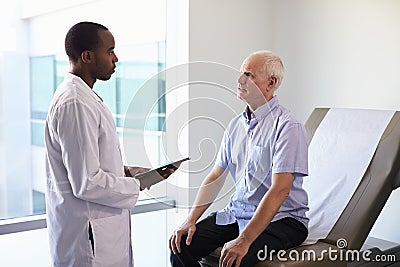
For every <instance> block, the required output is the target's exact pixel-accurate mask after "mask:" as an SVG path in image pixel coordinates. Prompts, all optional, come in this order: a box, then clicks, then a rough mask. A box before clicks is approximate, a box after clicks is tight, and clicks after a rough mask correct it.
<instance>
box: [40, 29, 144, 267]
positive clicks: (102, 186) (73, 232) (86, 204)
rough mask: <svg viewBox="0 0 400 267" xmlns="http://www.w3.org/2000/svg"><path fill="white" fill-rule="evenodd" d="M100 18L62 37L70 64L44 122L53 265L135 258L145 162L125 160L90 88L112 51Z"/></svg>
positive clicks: (104, 75) (108, 71)
mask: <svg viewBox="0 0 400 267" xmlns="http://www.w3.org/2000/svg"><path fill="white" fill-rule="evenodd" d="M114 46H115V42H114V37H113V35H112V34H111V32H110V31H109V30H108V29H107V28H106V27H104V26H103V25H100V24H97V23H92V22H81V23H78V24H76V25H74V26H73V27H72V28H71V29H70V30H69V31H68V33H67V35H66V38H65V50H66V53H67V55H68V57H69V61H70V72H69V73H67V74H66V76H65V79H64V81H63V82H62V83H61V84H60V86H59V87H58V88H57V90H56V92H55V95H54V98H53V101H52V103H51V106H50V108H49V112H48V116H47V120H46V126H45V144H46V172H47V192H46V207H47V227H48V232H49V241H50V250H51V258H52V265H53V266H77V267H78V266H79V267H84V266H118V267H120V266H133V258H132V249H131V230H130V223H131V222H130V209H131V208H133V207H134V206H135V203H136V201H137V199H138V195H139V190H140V188H139V182H138V180H137V179H134V178H128V177H126V176H125V175H127V176H132V175H134V174H135V173H138V172H143V171H145V170H146V169H145V168H137V167H125V168H124V166H123V162H122V156H121V151H120V147H119V141H118V137H117V134H116V129H115V124H114V121H113V117H112V115H111V113H110V111H109V110H108V109H107V107H106V106H105V105H104V103H103V102H102V99H101V98H100V97H99V96H98V95H97V94H96V93H95V92H94V91H93V90H92V88H93V85H94V83H95V82H96V80H97V79H100V80H108V79H110V77H111V75H112V74H113V73H114V71H115V66H116V65H115V63H116V62H118V58H117V56H116V55H115V53H114Z"/></svg>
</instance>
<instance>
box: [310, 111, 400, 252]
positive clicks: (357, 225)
mask: <svg viewBox="0 0 400 267" xmlns="http://www.w3.org/2000/svg"><path fill="white" fill-rule="evenodd" d="M328 111H329V108H316V109H315V110H314V111H313V112H312V114H311V115H310V117H309V119H308V120H307V122H306V123H305V128H306V131H307V134H308V137H309V140H311V139H312V137H313V135H314V133H315V131H316V129H317V128H318V126H319V124H320V123H321V121H322V119H323V118H324V117H325V115H326V113H327V112H328ZM338 167H340V166H338ZM399 167H400V112H399V111H396V112H395V113H394V115H393V117H392V119H391V121H390V122H389V124H388V126H387V127H386V129H385V131H384V132H383V134H382V137H381V140H380V142H379V144H378V147H377V149H376V152H375V155H374V156H373V158H372V160H371V162H370V164H369V166H368V168H367V171H366V172H365V174H364V176H363V178H362V180H361V182H360V184H359V185H358V187H357V189H356V191H355V193H354V194H353V196H352V198H351V199H350V201H349V202H348V204H347V206H346V208H345V209H344V211H343V212H342V214H341V215H340V217H339V219H338V220H337V222H336V224H335V225H334V226H333V228H332V230H331V231H330V233H329V234H328V236H327V237H326V238H325V239H324V240H323V242H325V243H328V244H332V245H336V242H337V240H338V239H340V238H345V239H346V241H347V248H348V249H360V248H361V246H362V245H363V243H364V241H365V239H366V238H367V236H368V233H369V232H370V230H371V228H372V226H373V225H374V223H375V221H376V219H377V217H378V216H379V214H380V212H381V210H382V208H383V206H384V205H385V203H386V201H387V199H388V198H389V196H390V194H391V192H392V191H393V190H394V189H396V188H398V187H399V185H400V172H399V171H400V168H399Z"/></svg>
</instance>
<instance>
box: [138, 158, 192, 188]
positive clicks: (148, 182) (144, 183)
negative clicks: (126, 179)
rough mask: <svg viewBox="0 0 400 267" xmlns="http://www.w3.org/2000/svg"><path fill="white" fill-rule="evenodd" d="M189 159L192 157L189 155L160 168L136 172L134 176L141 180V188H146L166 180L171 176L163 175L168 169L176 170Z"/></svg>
mask: <svg viewBox="0 0 400 267" xmlns="http://www.w3.org/2000/svg"><path fill="white" fill-rule="evenodd" d="M189 159H190V158H189V157H187V158H183V159H180V160H177V161H174V162H170V163H168V164H165V165H163V166H160V167H158V168H155V169H151V170H149V171H147V172H142V173H139V174H136V175H135V177H134V178H136V179H138V180H139V181H140V189H141V190H144V189H145V188H147V189H149V188H150V187H151V186H152V185H154V184H156V183H159V182H161V181H164V180H165V179H167V178H168V177H169V175H168V176H167V177H163V176H162V174H163V172H165V171H167V170H168V169H173V170H174V171H175V170H177V169H178V168H179V167H180V166H181V163H182V162H184V161H187V160H189Z"/></svg>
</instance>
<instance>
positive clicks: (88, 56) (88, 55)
mask: <svg viewBox="0 0 400 267" xmlns="http://www.w3.org/2000/svg"><path fill="white" fill-rule="evenodd" d="M81 59H82V61H83V62H84V63H90V62H91V60H92V59H93V55H92V51H89V50H85V51H83V52H82V54H81Z"/></svg>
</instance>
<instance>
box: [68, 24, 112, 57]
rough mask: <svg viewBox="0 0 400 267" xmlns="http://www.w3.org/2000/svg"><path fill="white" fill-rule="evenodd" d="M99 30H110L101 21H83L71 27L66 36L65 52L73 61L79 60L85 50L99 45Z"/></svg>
mask: <svg viewBox="0 0 400 267" xmlns="http://www.w3.org/2000/svg"><path fill="white" fill-rule="evenodd" d="M99 30H106V31H108V28H107V27H105V26H103V25H101V24H99V23H95V22H89V21H83V22H79V23H77V24H75V25H74V26H72V27H71V29H69V31H68V33H67V35H66V36H65V52H66V53H67V56H68V57H69V59H70V60H71V61H73V62H77V61H78V59H79V58H80V57H81V54H82V52H83V51H85V50H93V49H95V48H96V47H97V45H98V44H99V36H98V34H97V32H98V31H99Z"/></svg>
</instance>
